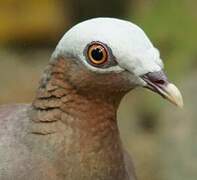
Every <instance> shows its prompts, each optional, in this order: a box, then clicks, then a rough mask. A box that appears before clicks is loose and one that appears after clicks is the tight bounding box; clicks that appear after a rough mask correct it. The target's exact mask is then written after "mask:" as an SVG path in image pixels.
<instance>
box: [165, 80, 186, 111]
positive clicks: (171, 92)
mask: <svg viewBox="0 0 197 180" xmlns="http://www.w3.org/2000/svg"><path fill="white" fill-rule="evenodd" d="M165 90H166V92H167V95H166V98H167V99H168V100H169V101H171V102H172V103H173V104H175V105H176V106H178V107H180V108H183V106H184V103H183V98H182V95H181V92H180V91H179V89H178V88H177V87H176V86H175V85H174V84H172V83H169V84H168V85H167V87H166V89H165Z"/></svg>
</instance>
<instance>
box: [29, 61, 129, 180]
mask: <svg viewBox="0 0 197 180" xmlns="http://www.w3.org/2000/svg"><path fill="white" fill-rule="evenodd" d="M66 68H67V67H66V63H65V60H64V59H59V60H58V61H57V62H56V63H51V64H49V65H48V67H47V68H46V70H45V75H44V78H43V79H42V80H41V82H40V87H39V88H38V91H37V94H36V98H35V100H34V102H33V110H32V122H33V123H32V133H33V134H35V135H45V136H46V135H48V136H58V137H59V138H58V141H59V145H58V146H60V147H61V149H64V150H61V152H60V154H63V156H62V157H64V158H60V159H61V160H60V161H61V163H58V164H62V167H64V169H65V174H66V173H68V172H66V171H67V170H66V169H69V168H70V166H71V167H72V166H73V167H75V168H74V169H72V173H71V174H73V176H72V179H75V178H74V177H75V176H76V179H81V180H83V179H84V180H85V179H86V180H89V179H91V180H92V179H101V180H106V179H107V180H111V179H116V180H119V179H121V180H123V179H125V177H124V176H125V174H126V173H125V165H124V161H123V158H124V157H123V151H122V146H121V141H120V136H119V130H118V126H117V121H116V112H117V108H118V104H119V103H114V101H105V100H104V99H103V98H98V97H91V96H84V94H80V93H78V92H77V90H76V89H75V88H74V87H73V86H72V84H71V83H70V82H69V81H68V80H67V79H66V76H65V70H66ZM52 143H53V142H52ZM56 143H57V142H56ZM62 151H64V152H62ZM57 156H58V155H57ZM70 157H73V158H72V160H71V159H70ZM57 159H58V158H57ZM68 162H69V167H67V164H68ZM79 172H80V173H79ZM90 172H91V175H90ZM79 174H80V175H79ZM65 176H66V175H65ZM79 177H80V178H79ZM67 178H68V177H67Z"/></svg>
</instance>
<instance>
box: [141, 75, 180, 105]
mask: <svg viewBox="0 0 197 180" xmlns="http://www.w3.org/2000/svg"><path fill="white" fill-rule="evenodd" d="M141 78H142V79H143V80H144V81H145V82H146V85H145V86H144V87H145V88H148V89H150V90H151V91H154V92H156V93H158V94H160V95H161V96H162V97H163V98H165V99H167V100H168V101H170V102H171V103H173V104H174V105H176V106H178V107H181V108H182V107H183V98H182V95H181V93H180V91H179V89H178V88H177V87H176V86H175V85H174V84H172V83H169V82H168V79H167V76H166V75H165V73H164V72H163V71H158V72H150V73H147V74H145V75H143V76H141Z"/></svg>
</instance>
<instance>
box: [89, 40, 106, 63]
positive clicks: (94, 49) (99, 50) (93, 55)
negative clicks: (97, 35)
mask: <svg viewBox="0 0 197 180" xmlns="http://www.w3.org/2000/svg"><path fill="white" fill-rule="evenodd" d="M87 55H88V59H89V61H90V63H91V64H94V65H101V64H104V63H105V62H106V61H107V60H108V51H107V49H106V47H105V46H104V45H102V44H101V43H94V44H92V45H90V47H89V48H88V52H87Z"/></svg>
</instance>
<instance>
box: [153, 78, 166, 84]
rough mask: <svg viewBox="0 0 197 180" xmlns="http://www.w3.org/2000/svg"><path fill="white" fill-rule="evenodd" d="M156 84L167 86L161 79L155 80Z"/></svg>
mask: <svg viewBox="0 0 197 180" xmlns="http://www.w3.org/2000/svg"><path fill="white" fill-rule="evenodd" d="M155 83H157V84H161V85H163V84H165V81H164V80H163V79H159V80H155Z"/></svg>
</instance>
